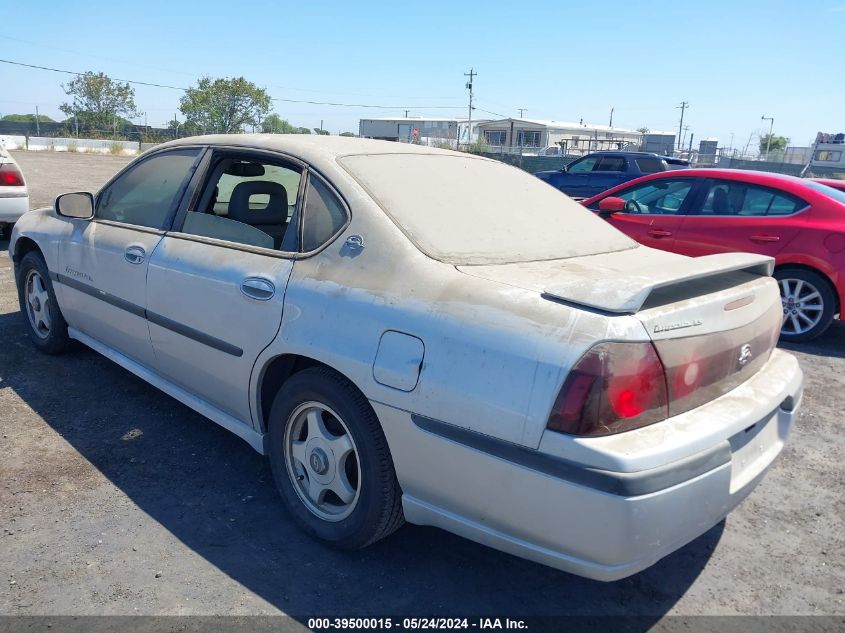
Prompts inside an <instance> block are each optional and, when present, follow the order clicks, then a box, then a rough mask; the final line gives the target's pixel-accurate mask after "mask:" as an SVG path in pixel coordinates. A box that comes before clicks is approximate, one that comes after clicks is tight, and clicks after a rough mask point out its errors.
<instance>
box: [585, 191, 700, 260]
mask: <svg viewBox="0 0 845 633" xmlns="http://www.w3.org/2000/svg"><path fill="white" fill-rule="evenodd" d="M695 190H696V181H695V180H694V179H692V178H659V179H655V180H649V181H646V182H642V183H639V184H637V185H633V186H631V187H628V188H626V189H623V190H621V191H618V192H616V193H614V194H612V195H613V197H616V198H622V199H623V200H625V202H626V204H625V210H624V211H618V212H616V213H614V214H613V215H611V216H610V217H608V218H607V220H608V222H610V223H611V224H612V225H613V226H615V227H616V228H618V229H619V230H620V231H622V232H623V233H625V234H627V235H629V236H630V237H632V238H634V239H635V240H637V241H638V242H639V243H641V244H645V245H646V246H651V247H653V248H659V249H662V250H664V251H673V252H677V246H676V243H675V234H676V233H677V231H678V229H679V228H680V226H681V223H682V221H683V215H682V214H683V213H685V212H686V209H687V208H688V205H689V202H690V201H691V200H692V199H693V196H694V192H695ZM591 208H593V209H594V210H597V209H598V201H597V202H596V203H594V204H593V205H592V207H591Z"/></svg>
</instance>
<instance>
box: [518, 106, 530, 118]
mask: <svg viewBox="0 0 845 633" xmlns="http://www.w3.org/2000/svg"><path fill="white" fill-rule="evenodd" d="M517 110H519V118H520V119H521V118H522V113H523V112H528V108H517Z"/></svg>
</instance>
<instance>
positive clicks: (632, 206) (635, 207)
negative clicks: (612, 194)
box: [625, 198, 645, 213]
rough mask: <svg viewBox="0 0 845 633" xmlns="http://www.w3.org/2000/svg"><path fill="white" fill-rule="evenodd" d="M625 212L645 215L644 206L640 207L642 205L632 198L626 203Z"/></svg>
mask: <svg viewBox="0 0 845 633" xmlns="http://www.w3.org/2000/svg"><path fill="white" fill-rule="evenodd" d="M625 210H626V211H628V212H629V213H631V212H636V213H645V211H643V208H642V205H640V203H639V202H637V201H636V200H634V199H633V198H631V199H630V200H628V201H627V202H626V203H625Z"/></svg>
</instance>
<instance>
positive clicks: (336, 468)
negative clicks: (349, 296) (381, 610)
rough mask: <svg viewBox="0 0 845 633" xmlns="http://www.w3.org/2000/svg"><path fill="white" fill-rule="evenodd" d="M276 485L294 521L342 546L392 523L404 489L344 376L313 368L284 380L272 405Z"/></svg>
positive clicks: (359, 543)
mask: <svg viewBox="0 0 845 633" xmlns="http://www.w3.org/2000/svg"><path fill="white" fill-rule="evenodd" d="M269 441H270V446H269V451H268V454H269V457H270V466H271V467H272V469H273V477H274V479H275V480H276V486H277V487H278V489H279V493H280V494H281V496H282V500H283V501H284V504H285V506H286V507H287V509H288V511H289V512H290V514H291V515H292V516H293V518H294V519H295V520H296V522H297V523H298V524H299V526H300V527H301V528H302V529H303V530H304V531H305V532H307V533H308V534H310V535H311V536H312V537H314V538H316V539H319V540H321V541H323V542H325V543H327V544H329V545H332V546H335V547H339V548H342V549H350V550H354V549H360V548H362V547H365V546H367V545H369V544H371V543H374V542H375V541H378V540H380V539H382V538H384V537H386V536H388V535H389V534H391V533H392V532H393V531H395V530H396V529H398V528H399V527H400V526H401V525H402V523H403V522H404V518H403V516H402V491H401V489H400V488H399V482H398V481H397V480H396V472H395V471H394V468H393V460H392V458H391V456H390V450H389V448H388V446H387V441H386V440H385V437H384V433H383V431H382V429H381V425H380V424H379V421H378V418H377V417H376V415H375V412H374V411H373V409H372V407H371V406H370V403H369V402H368V401H367V399H366V398H365V397H364V395H363V394H361V392H360V391H358V389H357V388H356V387H355V386H354V385H353V384H352V383H351V382H349V381H348V380H347V379H346V378H344V377H343V376H341V375H340V374H338V373H337V372H334V371H332V370H331V369H328V368H326V367H312V368H309V369H306V370H303V371H301V372H299V373H297V374H294V375H293V376H292V377H291V378H289V379H288V380H287V381H286V382H285V383H284V385H283V386H282V388H281V389H280V390H279V393H278V394H277V395H276V399H275V401H274V402H273V407H272V409H271V410H270V429H269Z"/></svg>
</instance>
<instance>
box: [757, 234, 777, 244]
mask: <svg viewBox="0 0 845 633" xmlns="http://www.w3.org/2000/svg"><path fill="white" fill-rule="evenodd" d="M778 240H780V236H779V235H752V236H751V241H752V242H777V241H778Z"/></svg>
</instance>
